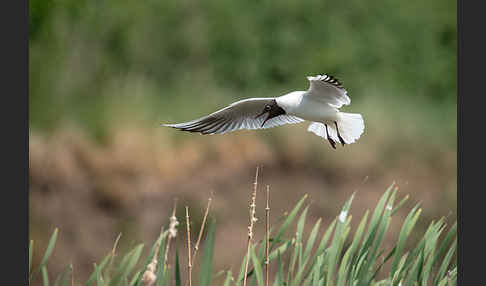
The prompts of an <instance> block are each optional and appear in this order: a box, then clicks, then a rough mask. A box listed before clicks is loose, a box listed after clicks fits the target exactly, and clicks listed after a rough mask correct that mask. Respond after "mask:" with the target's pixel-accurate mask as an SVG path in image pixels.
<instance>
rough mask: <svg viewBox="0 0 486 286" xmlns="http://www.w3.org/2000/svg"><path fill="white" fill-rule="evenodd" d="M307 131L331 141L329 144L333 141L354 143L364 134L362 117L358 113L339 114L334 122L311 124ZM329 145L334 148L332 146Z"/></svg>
mask: <svg viewBox="0 0 486 286" xmlns="http://www.w3.org/2000/svg"><path fill="white" fill-rule="evenodd" d="M326 125H327V131H326ZM336 125H337V130H336ZM307 131H309V132H312V133H314V134H316V135H317V136H320V137H322V138H324V139H327V140H329V139H331V140H330V142H331V141H333V142H341V143H343V141H344V143H345V144H351V143H354V142H356V140H358V138H359V137H360V136H361V134H363V132H364V121H363V116H361V114H358V113H345V112H339V113H338V117H337V120H336V121H335V122H332V121H329V122H327V123H326V124H324V123H321V122H312V123H311V124H310V125H309V128H308V129H307ZM328 135H329V138H328ZM339 137H341V138H339ZM341 139H342V140H341ZM331 144H332V145H333V147H334V144H333V143H331Z"/></svg>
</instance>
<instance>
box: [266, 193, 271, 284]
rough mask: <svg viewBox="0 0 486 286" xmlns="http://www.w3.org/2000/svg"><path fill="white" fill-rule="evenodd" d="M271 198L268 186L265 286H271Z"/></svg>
mask: <svg viewBox="0 0 486 286" xmlns="http://www.w3.org/2000/svg"><path fill="white" fill-rule="evenodd" d="M269 197H270V186H268V185H267V206H266V208H265V221H266V236H265V237H266V240H265V285H266V286H268V285H270V284H269V283H270V281H269V262H270V261H269V259H268V251H269V247H270V205H269Z"/></svg>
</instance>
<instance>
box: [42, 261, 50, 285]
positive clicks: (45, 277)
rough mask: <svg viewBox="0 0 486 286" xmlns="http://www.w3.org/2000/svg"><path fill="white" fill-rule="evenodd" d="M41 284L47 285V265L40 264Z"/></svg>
mask: <svg viewBox="0 0 486 286" xmlns="http://www.w3.org/2000/svg"><path fill="white" fill-rule="evenodd" d="M42 285H44V286H49V276H48V275H47V267H46V266H45V265H44V266H42Z"/></svg>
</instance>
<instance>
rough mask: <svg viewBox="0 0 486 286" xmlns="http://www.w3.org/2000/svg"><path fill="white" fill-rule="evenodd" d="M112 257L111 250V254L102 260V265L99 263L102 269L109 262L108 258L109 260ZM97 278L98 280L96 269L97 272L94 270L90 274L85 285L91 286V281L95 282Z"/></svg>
mask: <svg viewBox="0 0 486 286" xmlns="http://www.w3.org/2000/svg"><path fill="white" fill-rule="evenodd" d="M110 258H111V252H110V253H109V254H107V255H106V256H105V258H103V260H101V263H100V265H99V266H98V267H99V268H100V269H103V268H104V267H105V266H106V264H107V262H108V260H109V259H110ZM95 280H96V271H95V272H93V273H92V274H91V275H90V276H89V278H88V281H86V283H85V284H84V285H85V286H89V285H91V283H93V282H94V281H95Z"/></svg>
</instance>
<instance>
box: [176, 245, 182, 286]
mask: <svg viewBox="0 0 486 286" xmlns="http://www.w3.org/2000/svg"><path fill="white" fill-rule="evenodd" d="M175 266H176V267H175V285H176V286H181V284H182V282H181V269H180V265H179V249H178V248H176V265H175Z"/></svg>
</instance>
